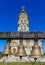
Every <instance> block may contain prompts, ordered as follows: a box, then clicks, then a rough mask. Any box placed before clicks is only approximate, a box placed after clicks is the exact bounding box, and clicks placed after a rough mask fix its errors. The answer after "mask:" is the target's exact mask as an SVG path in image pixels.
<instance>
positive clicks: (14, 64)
mask: <svg viewBox="0 0 45 65" xmlns="http://www.w3.org/2000/svg"><path fill="white" fill-rule="evenodd" d="M0 65H32V64H31V63H30V62H19V63H18V62H7V63H6V62H0ZM34 65H40V64H39V63H35V64H34ZM41 65H45V62H42V63H41Z"/></svg>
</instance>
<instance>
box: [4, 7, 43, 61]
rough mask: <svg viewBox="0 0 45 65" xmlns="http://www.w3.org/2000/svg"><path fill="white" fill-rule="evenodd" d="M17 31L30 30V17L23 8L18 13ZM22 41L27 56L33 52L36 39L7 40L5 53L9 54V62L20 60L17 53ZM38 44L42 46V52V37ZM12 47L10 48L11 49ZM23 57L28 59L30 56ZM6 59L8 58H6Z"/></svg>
mask: <svg viewBox="0 0 45 65" xmlns="http://www.w3.org/2000/svg"><path fill="white" fill-rule="evenodd" d="M17 32H30V31H29V18H28V14H27V12H26V11H25V10H24V8H22V10H21V12H20V13H19V15H18V31H17ZM20 43H22V44H23V46H24V49H25V53H26V55H27V56H29V55H30V54H31V51H32V46H34V40H32V39H28V40H25V39H24V40H15V39H13V40H11V41H10V44H9V42H7V45H6V46H5V48H4V54H7V55H8V58H7V61H8V62H11V61H12V62H15V61H20V58H19V56H16V53H17V52H18V46H19V45H20ZM38 44H39V46H40V48H41V52H42V39H40V40H38ZM9 47H10V49H9ZM27 56H26V57H23V58H22V60H23V61H24V60H25V61H28V58H27ZM5 61H6V58H5Z"/></svg>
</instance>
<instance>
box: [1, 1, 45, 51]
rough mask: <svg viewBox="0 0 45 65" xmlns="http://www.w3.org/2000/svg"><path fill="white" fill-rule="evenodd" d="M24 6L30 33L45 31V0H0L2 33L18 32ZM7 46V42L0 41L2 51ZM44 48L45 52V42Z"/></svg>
mask: <svg viewBox="0 0 45 65" xmlns="http://www.w3.org/2000/svg"><path fill="white" fill-rule="evenodd" d="M22 6H25V10H26V12H27V14H28V17H29V29H30V31H34V30H38V31H45V0H0V32H1V31H2V32H7V31H17V28H18V26H17V24H18V14H19V13H20V11H21V9H22ZM5 44H6V41H3V40H2V41H0V51H3V49H4V46H5ZM42 46H43V52H45V40H44V41H43V42H42Z"/></svg>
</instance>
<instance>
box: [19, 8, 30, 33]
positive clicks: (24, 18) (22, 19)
mask: <svg viewBox="0 0 45 65" xmlns="http://www.w3.org/2000/svg"><path fill="white" fill-rule="evenodd" d="M18 32H29V22H28V15H27V13H26V11H25V10H24V7H22V11H21V12H20V14H19V16H18Z"/></svg>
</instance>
